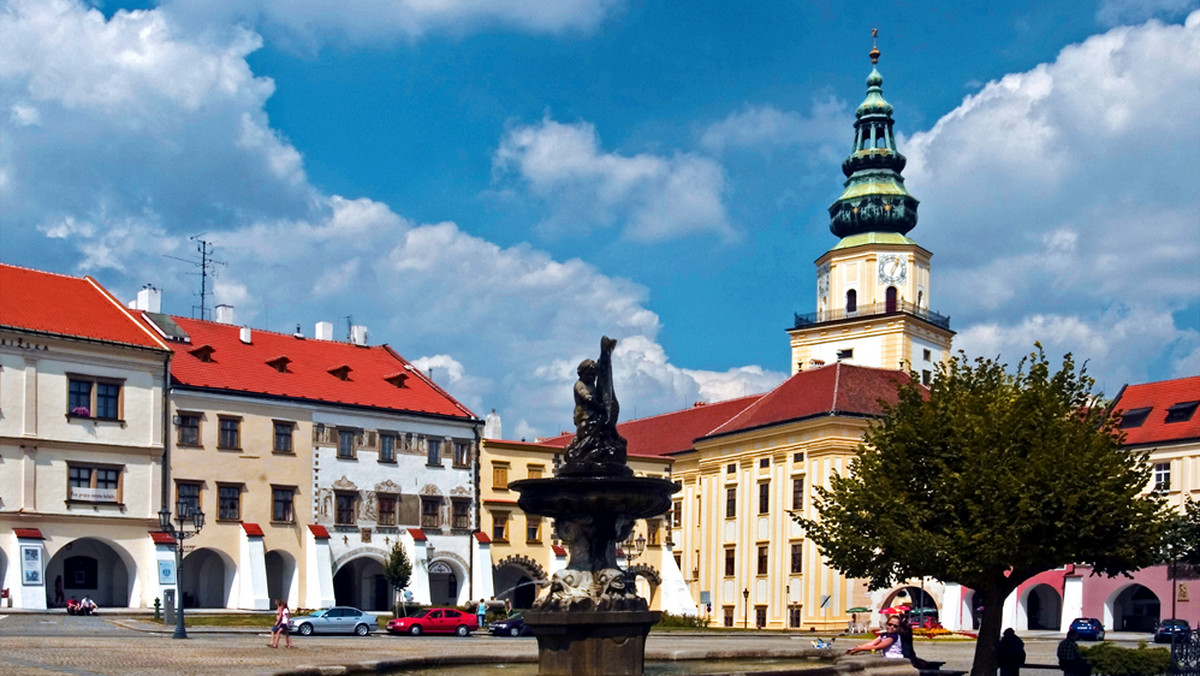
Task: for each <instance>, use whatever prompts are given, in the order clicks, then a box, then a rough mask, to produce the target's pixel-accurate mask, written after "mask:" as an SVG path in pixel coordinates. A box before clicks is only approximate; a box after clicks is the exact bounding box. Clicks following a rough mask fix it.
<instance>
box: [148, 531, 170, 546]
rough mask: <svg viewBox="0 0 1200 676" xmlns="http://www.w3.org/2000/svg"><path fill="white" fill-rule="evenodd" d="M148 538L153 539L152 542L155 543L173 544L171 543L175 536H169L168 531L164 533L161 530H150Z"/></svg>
mask: <svg viewBox="0 0 1200 676" xmlns="http://www.w3.org/2000/svg"><path fill="white" fill-rule="evenodd" d="M150 539H151V540H153V541H154V544H156V545H173V544H175V538H173V537H171V534H170V533H164V532H162V531H161V530H152V531H150Z"/></svg>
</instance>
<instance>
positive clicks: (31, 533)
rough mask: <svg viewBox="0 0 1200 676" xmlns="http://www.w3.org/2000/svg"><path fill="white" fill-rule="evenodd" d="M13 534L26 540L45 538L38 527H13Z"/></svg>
mask: <svg viewBox="0 0 1200 676" xmlns="http://www.w3.org/2000/svg"><path fill="white" fill-rule="evenodd" d="M13 535H16V536H17V537H19V538H22V539H26V540H45V539H46V538H44V537H42V531H41V530H40V529H38V528H14V529H13Z"/></svg>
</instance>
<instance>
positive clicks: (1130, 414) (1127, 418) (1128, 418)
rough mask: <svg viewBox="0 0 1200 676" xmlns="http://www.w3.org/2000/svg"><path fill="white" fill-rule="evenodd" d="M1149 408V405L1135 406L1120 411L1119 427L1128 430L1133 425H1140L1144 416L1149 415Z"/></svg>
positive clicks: (1143, 421)
mask: <svg viewBox="0 0 1200 676" xmlns="http://www.w3.org/2000/svg"><path fill="white" fill-rule="evenodd" d="M1150 408H1151V407H1149V406H1147V407H1145V408H1135V409H1131V410H1129V411H1125V412H1124V413H1122V414H1121V429H1123V430H1128V429H1132V428H1134V427H1141V426H1142V425H1143V424H1144V423H1145V422H1146V418H1147V417H1149V415H1150Z"/></svg>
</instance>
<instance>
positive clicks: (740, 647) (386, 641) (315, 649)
mask: <svg viewBox="0 0 1200 676" xmlns="http://www.w3.org/2000/svg"><path fill="white" fill-rule="evenodd" d="M188 634H189V639H188V640H186V641H184V640H174V639H172V638H171V634H170V632H169V631H167V630H165V629H164V628H163V627H162V625H155V624H152V623H150V622H146V621H143V620H140V619H136V618H105V617H89V618H68V617H65V616H56V615H47V616H37V615H30V616H25V617H19V616H12V615H10V616H6V617H0V673H4V674H19V675H27V674H28V675H30V676H32V675H44V674H76V675H80V676H88V675H92V674H104V675H109V674H112V675H118V674H121V675H124V674H229V673H238V674H273V673H289V672H292V673H295V672H299V671H302V670H306V668H307V669H310V670H311V672H310V673H316V669H315V667H329V668H328V669H324V670H322V671H325V672H326V673H344V672H345V670H344V669H341V668H338V667H346V666H352V665H362V666H363V668H364V670H367V669H370V670H372V671H373V668H372V667H373V665H372V664H371V663H373V662H378V661H394V660H398V659H401V658H427V659H433V660H437V659H444V658H461V657H463V656H472V657H474V658H476V659H479V660H481V661H483V662H487V663H493V664H494V663H501V662H507V661H532V660H533V659H534V658H535V657H536V654H537V644H536V641H535V640H534V639H532V638H521V639H512V638H494V637H491V636H487V635H480V634H476V635H474V636H472V637H470V638H466V639H463V638H458V637H428V636H426V637H420V638H413V637H407V636H405V637H393V636H388V635H386V634H374V635H372V636H368V637H363V638H359V637H307V638H302V637H294V639H293V640H294V643H295V645H296V648H295V649H293V650H287V649H285V648H282V647H281V648H277V649H274V650H272V649H271V648H268V647H267V645H266V644H267V641H268V639H269V636H268V634H267V633H266V632H265V631H257V630H245V629H243V630H213V629H206V628H196V629H189V631H188ZM811 638H812V637H811V636H809V635H800V636H797V635H790V636H789V635H786V634H776V633H769V632H758V633H736V634H723V633H696V634H683V633H664V634H652V635H651V636H650V640H649V642H648V644H647V657H648V658H650V659H655V658H673V657H687V656H689V655H691V656H695V655H699V654H704V653H714V652H723V653H731V654H734V653H736V654H742V655H745V656H747V657H753V656H766V655H784V654H789V653H792V654H794V653H798V652H800V651H801V650H803V649H807V648H809V647H810V644H811ZM1058 638H1059V636H1058V635H1057V634H1054V633H1049V632H1046V633H1044V634H1043V635H1038V634H1036V633H1035V634H1032V635H1029V636H1026V650H1027V652H1028V653H1029V661H1030V662H1043V663H1048V662H1053V661H1054V649H1055V647H1056V645H1057V642H1058ZM1113 638H1116V639H1117V640H1121V637H1119V636H1117V637H1113ZM1138 638H1141V637H1138ZM843 645H844V646H845V647H850V646H851V645H853V642H852V641H849V640H846V639H839V640H837V641H836V642H835V644H834V647H835V648H842V647H843ZM974 648H975V645H974V642H973V641H955V642H942V641H939V642H924V641H921V642H918V643H917V652H918V654H919V655H921V656H922V657H924V658H925V659H930V660H942V661H945V662H946V663H947V664H946V668H947V669H959V670H967V669H969V668H970V664H971V658H972V655H973V653H974ZM839 652H840V651H839Z"/></svg>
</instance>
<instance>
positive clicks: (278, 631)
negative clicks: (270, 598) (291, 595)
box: [267, 599, 295, 648]
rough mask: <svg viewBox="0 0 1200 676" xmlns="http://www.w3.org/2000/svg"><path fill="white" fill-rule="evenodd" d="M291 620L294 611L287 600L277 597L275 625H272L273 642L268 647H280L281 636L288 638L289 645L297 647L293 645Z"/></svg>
mask: <svg viewBox="0 0 1200 676" xmlns="http://www.w3.org/2000/svg"><path fill="white" fill-rule="evenodd" d="M291 621H292V611H291V610H289V609H288V605H287V601H284V600H283V599H275V626H274V627H271V642H270V643H268V644H267V647H268V648H278V647H279V637H280V636H283V637H284V638H286V639H287V647H289V648H293V647H295V646H293V645H292V627H291V624H290V623H291Z"/></svg>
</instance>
